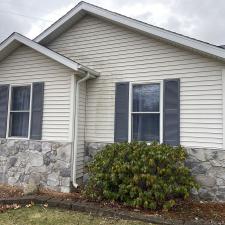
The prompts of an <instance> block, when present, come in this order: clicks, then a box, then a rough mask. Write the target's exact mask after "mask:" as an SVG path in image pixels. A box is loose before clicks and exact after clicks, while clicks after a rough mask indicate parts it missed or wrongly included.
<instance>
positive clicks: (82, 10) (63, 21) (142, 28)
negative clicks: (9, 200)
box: [34, 2, 225, 60]
mask: <svg viewBox="0 0 225 225" xmlns="http://www.w3.org/2000/svg"><path fill="white" fill-rule="evenodd" d="M86 14H91V15H94V16H97V17H100V18H104V19H106V20H109V21H111V22H114V23H117V24H119V25H122V26H125V27H128V28H131V29H133V30H136V31H139V32H142V33H145V34H147V35H150V36H153V37H156V38H158V39H161V40H164V41H167V42H169V43H171V44H174V45H178V46H182V47H185V48H188V49H191V50H194V51H197V52H200V53H203V54H206V55H209V56H213V57H216V58H219V59H222V60H225V49H223V48H220V47H218V46H215V45H212V44H209V43H206V42H203V41H199V40H196V39H193V38H190V37H187V36H184V35H181V34H177V33H174V32H171V31H168V30H165V29H162V28H159V27H156V26H152V25H150V24H147V23H144V22H141V21H138V20H135V19H132V18H129V17H126V16H123V15H121V14H118V13H115V12H111V11H109V10H106V9H103V8H100V7H98V6H95V5H92V4H90V3H86V2H80V3H78V4H77V5H76V6H75V7H74V8H73V9H72V10H70V11H69V12H68V13H67V14H65V15H64V16H63V17H61V18H60V19H59V20H58V21H56V22H55V23H54V24H52V25H51V26H50V27H49V28H47V29H46V30H45V31H44V32H42V33H41V34H40V35H38V36H37V37H36V38H35V39H34V40H35V41H36V42H39V43H41V44H46V43H49V42H50V41H52V40H53V39H54V38H56V37H57V36H58V35H60V34H62V33H63V32H64V31H66V30H67V29H68V28H70V27H71V26H72V25H73V24H74V23H75V22H77V21H78V20H79V19H81V18H82V17H83V16H85V15H86Z"/></svg>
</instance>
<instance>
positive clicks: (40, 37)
mask: <svg viewBox="0 0 225 225" xmlns="http://www.w3.org/2000/svg"><path fill="white" fill-rule="evenodd" d="M83 4H84V3H80V4H78V5H77V6H75V8H73V9H72V10H71V11H69V12H68V13H67V14H66V15H65V16H63V17H61V18H60V19H59V20H58V21H56V22H55V23H54V24H53V25H51V26H50V27H49V28H47V29H46V30H45V31H44V32H42V33H41V34H39V35H38V36H37V37H36V38H35V39H34V41H36V42H41V41H42V40H43V39H44V38H46V37H47V36H49V35H50V34H51V33H52V32H54V31H55V30H56V29H57V28H59V27H61V26H63V25H64V24H65V23H66V22H67V21H68V20H70V19H71V18H72V17H73V16H75V15H76V14H77V13H79V12H80V11H81V10H82V9H83Z"/></svg>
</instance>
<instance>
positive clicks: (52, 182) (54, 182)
mask: <svg viewBox="0 0 225 225" xmlns="http://www.w3.org/2000/svg"><path fill="white" fill-rule="evenodd" d="M47 185H48V186H50V187H56V186H58V185H59V175H58V173H51V174H49V175H48V177H47Z"/></svg>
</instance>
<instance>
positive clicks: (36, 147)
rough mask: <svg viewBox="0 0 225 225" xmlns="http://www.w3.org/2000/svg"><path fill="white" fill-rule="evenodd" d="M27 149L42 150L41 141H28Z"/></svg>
mask: <svg viewBox="0 0 225 225" xmlns="http://www.w3.org/2000/svg"><path fill="white" fill-rule="evenodd" d="M29 150H34V151H38V152H41V151H42V143H41V142H40V141H30V143H29Z"/></svg>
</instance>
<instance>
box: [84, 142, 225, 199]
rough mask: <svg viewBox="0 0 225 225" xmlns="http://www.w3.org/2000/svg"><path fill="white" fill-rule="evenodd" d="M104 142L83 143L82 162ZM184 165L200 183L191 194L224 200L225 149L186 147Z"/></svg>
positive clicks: (203, 197) (85, 180)
mask: <svg viewBox="0 0 225 225" xmlns="http://www.w3.org/2000/svg"><path fill="white" fill-rule="evenodd" d="M105 145H106V143H91V142H87V143H85V146H86V149H85V156H84V163H85V168H87V165H88V163H89V162H90V161H91V160H92V158H93V157H94V155H95V154H96V153H97V152H98V151H100V150H101V149H102V148H103V147H104V146H105ZM186 150H187V153H188V158H187V160H186V166H187V167H189V168H190V170H191V172H192V174H193V176H195V178H196V181H197V182H198V183H199V184H200V186H201V188H200V189H199V191H194V190H193V193H192V194H193V195H194V196H195V197H197V198H200V199H202V200H212V201H221V202H225V150H222V149H204V148H187V149H186ZM84 171H85V173H84V176H83V182H84V183H86V182H87V181H88V173H87V169H85V170H84Z"/></svg>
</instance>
